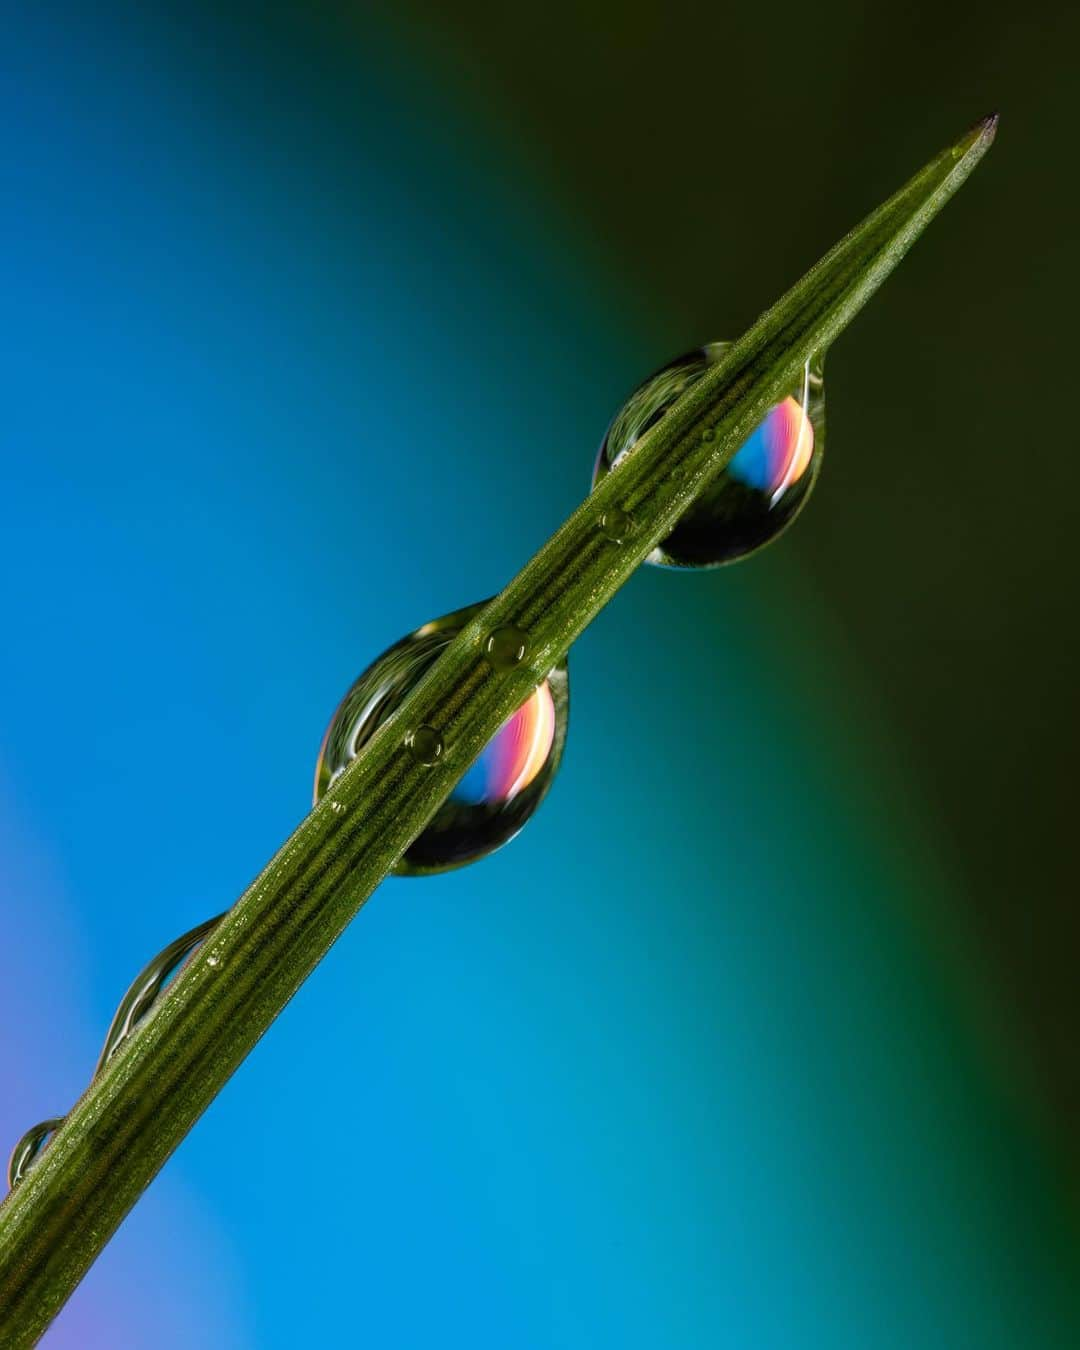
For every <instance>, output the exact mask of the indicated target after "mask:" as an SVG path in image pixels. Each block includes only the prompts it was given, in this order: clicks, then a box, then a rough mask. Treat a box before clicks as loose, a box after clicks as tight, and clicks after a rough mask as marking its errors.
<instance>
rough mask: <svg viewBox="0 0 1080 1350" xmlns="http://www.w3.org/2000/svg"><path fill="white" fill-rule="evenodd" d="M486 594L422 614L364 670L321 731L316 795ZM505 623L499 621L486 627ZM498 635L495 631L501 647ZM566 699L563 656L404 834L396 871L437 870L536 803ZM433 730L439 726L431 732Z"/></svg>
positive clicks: (518, 822)
mask: <svg viewBox="0 0 1080 1350" xmlns="http://www.w3.org/2000/svg"><path fill="white" fill-rule="evenodd" d="M486 603H487V602H486V601H485V602H483V603H481V604H479V605H470V606H469V607H468V608H467V609H460V610H456V611H455V612H454V613H453V614H447V615H445V616H444V617H443V618H441V619H436V620H434V622H432V623H428V624H424V626H423V627H422V628H418V629H417V630H416V631H415V632H414V633H410V634H409V635H408V636H407V637H404V638H402V640H401V641H400V642H397V643H395V644H394V646H392V647H390V648H389V649H388V650H387V651H385V652H383V654H382V656H380V657H379V658H378V660H376V661H375V662H374V663H373V664H372V665H370V666H369V667H368V668H367V670H365V671H364V673H363V674H362V675H361V676H360V678H359V679H358V680H357V681H356V683H355V684H354V685H353V686H352V688H351V689H350V690H349V691H348V693H347V694H346V695H345V698H344V699H343V700H342V703H341V706H340V707H339V708H338V710H337V712H335V714H334V716H333V718H332V719H331V722H330V726H329V727H328V728H327V731H326V735H325V736H324V738H323V743H322V749H321V750H320V752H319V761H318V764H317V765H316V769H315V800H316V801H318V800H319V799H320V798H321V797H322V796H323V794H324V793H325V792H326V791H327V789H328V788H329V787H330V785H331V783H333V782H334V781H335V780H336V779H337V777H338V776H339V775H340V774H341V773H343V772H344V770H345V769H346V768H347V767H348V765H349V763H350V762H351V761H352V759H353V758H354V757H355V756H356V754H357V752H358V751H359V750H360V748H361V747H362V746H363V745H365V744H366V743H367V741H368V740H369V739H370V738H371V736H372V735H374V733H375V732H376V731H377V730H378V728H379V727H380V726H382V725H383V724H384V723H385V722H386V720H387V719H388V718H389V717H390V716H392V714H393V713H394V712H395V711H396V710H397V709H398V708H399V707H400V705H401V703H402V700H403V699H404V698H405V697H406V696H407V695H408V694H409V692H410V691H411V690H412V689H413V688H414V687H415V685H416V684H417V683H418V681H419V680H420V679H421V678H422V677H423V676H424V674H425V673H426V672H427V671H428V669H429V668H430V667H431V665H432V664H433V662H434V661H435V660H436V659H437V658H438V656H439V654H440V652H441V651H442V650H443V648H444V647H446V645H447V644H448V643H449V642H450V641H451V640H452V639H453V638H454V637H455V636H456V634H457V633H458V632H460V631H461V629H462V628H463V627H464V626H465V625H466V624H467V623H468V622H469V621H470V620H471V619H472V618H474V617H475V615H477V614H478V613H479V612H480V610H481V609H483V607H484V604H486ZM508 627H509V626H508ZM506 631H507V630H506V629H501V628H500V629H497V630H496V632H495V633H492V634H491V635H490V636H491V638H494V637H495V636H496V634H497V633H503V632H506ZM510 631H511V632H512V633H513V634H515V635H516V637H515V639H514V641H513V642H512V643H511V642H510V641H509V640H508V639H505V641H506V642H507V646H509V647H511V648H512V649H513V650H517V649H518V648H521V647H522V646H523V644H524V642H525V634H524V633H522V632H521V630H520V629H511V630H510ZM489 641H490V638H489ZM503 641H504V639H501V638H500V641H499V644H498V646H499V648H500V650H502V644H503ZM488 657H489V659H490V653H489V654H488ZM520 659H521V657H519V658H518V660H520ZM568 707H569V690H568V684H567V674H566V665H565V663H563V664H561V665H559V666H556V668H555V669H554V670H552V671H551V672H550V673H549V674H548V676H547V678H546V679H544V680H542V681H541V683H540V684H539V685H538V686H537V687H536V688H535V689H534V690H533V692H532V693H531V694H530V695H529V696H528V698H527V699H526V700H525V701H524V703H522V705H521V707H520V708H518V710H517V712H515V713H512V714H511V715H510V716H509V717H508V718H507V719H506V721H505V722H504V723H503V724H502V726H501V727H500V728H499V730H498V731H497V732H496V733H495V735H494V736H493V737H492V738H491V740H490V741H489V742H488V743H487V745H486V746H485V747H484V749H483V750H482V751H481V752H480V754H479V755H478V756H477V758H476V759H475V760H474V761H473V763H472V765H471V766H470V767H469V769H468V770H467V771H466V772H465V774H464V775H463V776H462V778H461V780H460V781H459V782H458V784H457V786H456V787H455V788H454V791H453V792H452V793H451V795H450V796H449V797H448V798H447V800H446V801H445V802H443V804H442V806H440V807H439V809H438V811H437V812H436V813H435V815H434V817H433V818H432V820H431V822H430V823H429V825H428V827H427V829H425V830H424V832H423V833H422V834H421V835H420V836H419V838H418V839H416V840H414V841H413V843H412V844H410V846H409V848H408V849H407V850H406V851H405V854H404V856H403V857H402V859H401V861H400V862H399V863H398V865H397V868H396V869H395V870H396V871H397V872H398V873H399V874H401V875H421V874H423V873H428V872H442V871H445V870H446V869H448V868H451V867H460V866H463V865H464V864H465V863H470V862H474V861H475V860H476V859H478V858H483V857H485V856H486V855H487V854H488V853H492V852H493V851H494V850H495V849H497V848H499V847H501V846H502V845H503V844H505V843H506V842H507V841H508V840H509V839H512V838H513V836H514V835H515V834H517V832H518V831H519V830H520V829H521V828H522V826H523V825H524V824H525V822H526V821H527V820H528V819H529V817H530V816H531V815H532V814H533V812H534V811H535V810H536V808H537V807H538V806H539V804H540V802H541V800H542V799H543V797H544V795H545V794H546V792H547V790H548V788H549V787H550V786H551V783H552V780H553V779H554V777H555V773H556V771H557V770H558V767H559V761H560V759H561V758H562V750H563V742H564V740H565V737H566V723H567V711H568ZM422 729H423V728H420V727H417V728H415V729H414V731H413V733H412V737H411V740H412V741H413V744H412V745H410V750H412V751H413V753H415V741H416V738H417V736H418V733H419V732H420V731H421V730H422ZM427 730H433V728H427ZM434 734H435V735H436V736H438V732H434ZM440 748H441V741H440Z"/></svg>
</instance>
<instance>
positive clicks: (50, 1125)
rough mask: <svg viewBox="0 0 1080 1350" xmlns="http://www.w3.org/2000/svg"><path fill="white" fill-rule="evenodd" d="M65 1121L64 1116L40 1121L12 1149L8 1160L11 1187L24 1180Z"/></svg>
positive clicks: (9, 1184)
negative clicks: (31, 1166)
mask: <svg viewBox="0 0 1080 1350" xmlns="http://www.w3.org/2000/svg"><path fill="white" fill-rule="evenodd" d="M63 1123H64V1117H63V1116H55V1117H53V1119H52V1120H42V1121H40V1122H39V1123H38V1124H37V1125H33V1126H31V1128H30V1129H29V1130H27V1131H26V1133H25V1134H24V1135H23V1137H22V1138H21V1139H20V1140H19V1142H18V1143H17V1144H16V1145H15V1147H14V1148H13V1149H12V1150H11V1159H10V1161H9V1162H8V1186H9V1187H11V1188H12V1189H14V1188H15V1187H16V1186H17V1185H18V1184H19V1182H20V1181H22V1179H23V1177H24V1176H26V1174H27V1172H28V1171H29V1170H30V1165H31V1164H32V1163H34V1162H36V1161H37V1160H38V1158H40V1157H41V1155H42V1153H43V1152H44V1151H45V1149H46V1148H47V1147H48V1146H49V1144H51V1143H52V1138H53V1135H54V1134H55V1133H56V1131H57V1130H58V1129H59V1128H60V1126H61V1125H63Z"/></svg>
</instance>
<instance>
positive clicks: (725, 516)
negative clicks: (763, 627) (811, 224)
mask: <svg viewBox="0 0 1080 1350" xmlns="http://www.w3.org/2000/svg"><path fill="white" fill-rule="evenodd" d="M730 346H731V344H730V343H729V342H710V343H707V344H706V346H704V347H700V348H698V349H697V350H696V351H692V352H689V353H688V354H687V355H686V356H681V357H679V359H678V360H677V361H673V362H672V363H671V364H670V365H669V366H665V367H664V368H663V370H659V371H657V372H656V374H655V375H650V376H649V378H648V379H647V380H646V381H645V382H644V384H642V385H639V387H638V388H637V389H636V390H635V391H634V392H633V393H632V394H631V395H630V397H629V398H628V399H627V401H626V402H625V403H624V404H623V406H622V407H621V408H620V409H619V411H618V412H617V413H616V414H615V417H614V418H613V419H612V422H611V425H610V426H609V427H608V430H607V435H606V436H605V437H604V441H603V444H602V445H601V446H600V453H599V454H598V455H597V458H596V465H595V468H594V469H593V486H594V487H595V485H596V484H597V482H599V480H600V479H601V478H603V477H604V475H605V474H607V473H609V472H610V471H611V470H612V469H614V468H616V467H617V466H618V465H619V463H620V462H621V461H622V460H623V459H624V458H625V457H626V455H627V454H629V452H630V450H631V449H632V448H633V447H634V445H635V444H636V442H637V441H638V439H639V437H641V436H643V435H644V434H645V432H646V431H648V430H649V428H650V427H652V426H654V425H655V424H656V423H657V422H658V421H659V420H660V418H661V417H663V415H664V414H665V413H666V412H667V410H668V409H669V408H670V407H671V405H672V404H673V403H674V402H675V400H676V399H677V398H678V397H679V396H680V395H681V394H683V393H685V392H686V390H687V389H689V388H690V386H691V385H692V384H695V383H696V382H697V381H698V380H699V379H700V378H701V377H702V375H704V373H705V372H706V370H708V369H709V367H710V366H712V365H715V364H716V362H718V361H719V360H720V358H721V357H722V356H723V355H724V353H725V352H726V351H727V349H728V348H729V347H730ZM703 437H704V438H705V439H709V437H708V435H707V432H706V433H703ZM824 445H825V387H824V381H823V377H822V363H821V361H820V359H818V358H815V359H814V360H812V361H808V362H807V364H806V367H805V369H804V370H803V374H802V378H801V379H800V380H799V382H798V385H797V387H796V388H794V389H793V390H792V391H791V393H790V395H788V397H787V398H785V399H783V400H782V401H781V402H780V403H777V404H775V405H774V406H773V407H772V408H770V409H769V411H768V412H767V413H766V414H765V417H764V418H763V419H762V421H761V422H760V424H759V425H758V427H757V428H756V429H755V430H754V431H753V432H752V433H751V435H750V436H749V437H748V438H747V440H746V441H744V442H743V444H742V445H741V446H740V447H739V450H738V452H737V453H736V454H735V456H734V458H733V459H731V460H730V461H729V463H728V466H727V468H726V469H724V471H723V472H722V473H721V474H719V476H718V477H717V478H716V479H714V480H713V482H712V483H711V484H710V485H709V486H708V487H707V488H706V489H705V491H704V492H703V493H702V494H701V496H700V497H698V499H697V500H696V501H695V502H694V504H693V505H692V506H691V507H690V508H689V509H688V510H687V511H685V512H684V513H683V515H682V516H681V517H680V518H679V521H678V524H677V525H676V526H675V528H674V530H672V532H671V533H670V534H669V535H668V536H667V538H666V539H663V540H661V542H660V543H659V545H658V546H657V547H656V548H655V549H653V551H652V552H651V553H650V554H649V556H648V558H647V559H646V561H647V562H650V563H656V564H658V565H660V566H665V567H717V566H719V565H720V564H721V563H728V562H735V561H737V560H738V559H739V558H745V557H746V556H747V554H749V553H753V552H754V551H755V549H759V548H761V547H762V546H763V545H764V544H768V543H770V542H771V541H772V540H773V539H775V538H776V536H777V535H778V534H780V532H781V531H782V530H784V529H785V528H786V527H787V526H788V525H790V524H791V522H792V521H793V520H794V519H795V517H796V515H797V514H798V512H799V510H800V508H801V507H802V506H803V504H804V503H805V501H806V499H807V498H808V497H809V495H810V490H811V488H812V487H813V485H814V481H815V479H816V478H817V475H818V471H819V469H820V467H821V459H822V454H823V451H824Z"/></svg>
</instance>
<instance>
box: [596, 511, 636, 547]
mask: <svg viewBox="0 0 1080 1350" xmlns="http://www.w3.org/2000/svg"><path fill="white" fill-rule="evenodd" d="M599 528H600V533H601V534H602V535H603V536H604V538H605V539H610V540H611V542H612V543H613V544H621V543H622V542H623V540H624V539H627V538H628V537H629V536H630V534H631V533H632V532H633V529H634V522H633V520H632V519H631V518H630V516H629V515H628V514H627V512H625V511H624V510H623V509H622V508H621V507H618V506H613V507H612V508H611V510H610V511H605V512H604V514H603V515H602V516H601V517H600V527H599Z"/></svg>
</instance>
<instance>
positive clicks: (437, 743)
mask: <svg viewBox="0 0 1080 1350" xmlns="http://www.w3.org/2000/svg"><path fill="white" fill-rule="evenodd" d="M405 744H406V745H407V746H408V747H409V752H410V753H411V755H412V757H413V759H415V760H416V761H417V762H418V763H420V764H423V765H424V766H425V767H426V768H428V769H430V768H431V766H432V765H433V764H434V763H435V762H436V761H437V760H438V758H439V756H440V755H441V754H442V752H443V739H442V737H441V736H440V735H439V733H438V732H437V731H436V730H435V728H434V727H429V726H426V725H425V726H419V727H414V728H413V730H412V731H410V732H409V734H408V735H407V736H406V737H405Z"/></svg>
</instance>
